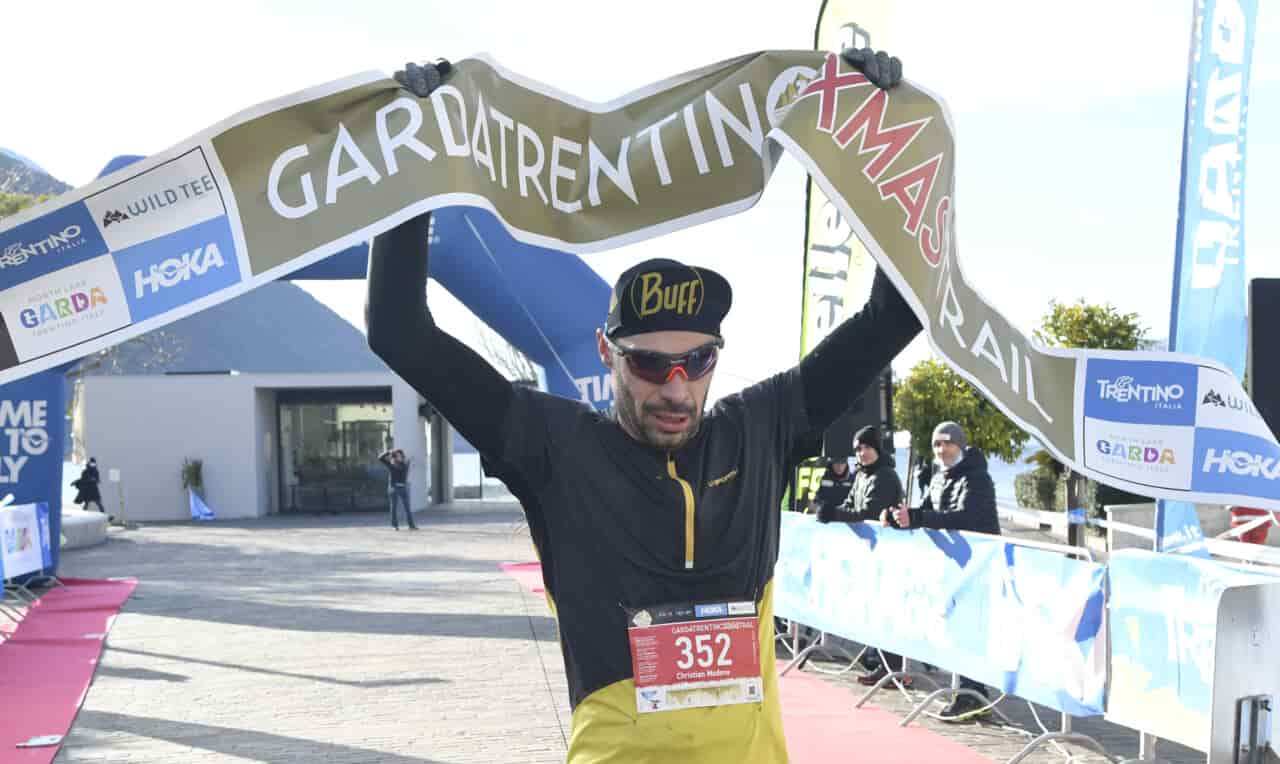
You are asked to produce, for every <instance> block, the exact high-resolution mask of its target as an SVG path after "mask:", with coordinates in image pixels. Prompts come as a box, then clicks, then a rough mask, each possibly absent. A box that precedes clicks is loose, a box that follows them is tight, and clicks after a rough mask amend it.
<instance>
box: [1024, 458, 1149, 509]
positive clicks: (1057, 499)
mask: <svg viewBox="0 0 1280 764" xmlns="http://www.w3.org/2000/svg"><path fill="white" fill-rule="evenodd" d="M1013 492H1014V496H1015V498H1016V499H1017V501H1018V506H1020V507H1026V508H1028V509H1041V510H1044V511H1046V512H1065V511H1066V510H1067V481H1066V478H1055V477H1054V476H1053V474H1052V473H1049V472H1046V471H1044V470H1030V471H1027V472H1023V473H1021V474H1019V475H1017V476H1016V477H1014V479H1013ZM1081 499H1082V503H1083V504H1084V508H1085V509H1086V510H1088V511H1089V513H1090V514H1091V515H1093V516H1095V517H1102V508H1103V507H1104V506H1107V505H1109V504H1146V503H1149V502H1151V501H1154V500H1153V499H1149V498H1147V497H1145V496H1138V495H1137V494H1132V493H1128V492H1126V491H1121V490H1119V489H1117V488H1112V487H1111V486H1109V485H1103V484H1101V483H1097V482H1095V481H1093V480H1086V481H1085V490H1084V496H1082V497H1081Z"/></svg>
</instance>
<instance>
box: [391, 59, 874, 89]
mask: <svg viewBox="0 0 1280 764" xmlns="http://www.w3.org/2000/svg"><path fill="white" fill-rule="evenodd" d="M451 71H453V65H452V64H450V63H449V62H448V61H446V60H444V59H443V58H437V59H436V60H435V62H434V63H428V64H426V65H425V66H418V65H417V64H415V63H413V62H412V61H410V62H409V63H407V64H405V65H404V69H402V70H400V71H398V72H396V74H395V77H396V82H399V83H400V86H401V87H403V88H404V89H406V90H408V91H409V92H410V93H413V94H414V95H416V96H417V97H419V98H426V97H427V96H429V95H431V91H433V90H435V89H436V88H438V87H440V83H441V82H444V78H445V77H447V76H448V75H449V72H451ZM864 74H865V72H864Z"/></svg>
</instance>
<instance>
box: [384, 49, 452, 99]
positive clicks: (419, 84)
mask: <svg viewBox="0 0 1280 764" xmlns="http://www.w3.org/2000/svg"><path fill="white" fill-rule="evenodd" d="M451 71H453V65H452V64H450V63H449V62H448V61H446V60H445V59H443V58H437V59H436V60H435V61H434V62H428V63H427V64H425V65H423V66H419V65H418V64H415V63H413V62H412V61H410V62H409V63H407V64H405V65H404V68H403V69H401V70H400V71H398V72H396V74H395V78H396V82H399V83H400V86H401V87H403V88H405V89H406V90H408V91H409V92H410V93H413V94H414V95H416V96H417V97H419V98H426V97H427V96H429V95H431V91H433V90H435V89H436V88H438V87H440V83H441V82H444V78H445V77H447V76H449V72H451Z"/></svg>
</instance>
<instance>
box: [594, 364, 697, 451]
mask: <svg viewBox="0 0 1280 764" xmlns="http://www.w3.org/2000/svg"><path fill="white" fill-rule="evenodd" d="M613 389H614V394H615V395H616V396H617V399H616V400H615V401H614V411H615V412H617V417H618V419H619V420H620V423H621V424H622V429H623V430H625V431H626V432H627V434H629V435H631V436H632V437H633V438H636V439H637V440H639V441H640V442H641V443H644V444H645V445H648V446H652V447H654V448H659V449H662V450H664V451H674V450H676V449H678V448H680V447H681V446H683V445H684V444H685V443H688V442H689V441H690V440H691V439H692V438H693V436H694V435H697V434H698V427H699V426H701V424H702V409H700V408H698V406H697V404H695V403H693V402H690V403H688V404H681V403H673V402H671V401H665V400H661V399H659V400H658V401H655V402H650V403H646V404H643V405H641V404H639V403H638V402H637V401H636V399H635V396H633V395H632V394H631V390H630V389H628V388H627V386H626V384H625V383H624V382H623V380H621V379H619V378H618V376H617V375H616V374H615V376H614V380H613ZM658 414H676V415H681V416H687V417H689V421H688V424H687V425H686V426H685V428H684V429H683V430H681V431H680V432H664V431H662V430H660V429H659V428H658V427H657V426H656V425H655V424H653V420H652V419H651V418H650V417H652V416H654V415H658Z"/></svg>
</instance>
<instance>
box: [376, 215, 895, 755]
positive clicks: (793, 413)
mask: <svg viewBox="0 0 1280 764" xmlns="http://www.w3.org/2000/svg"><path fill="white" fill-rule="evenodd" d="M427 224H428V220H427V218H426V216H425V215H424V216H421V217H419V218H416V219H414V220H411V221H408V222H406V223H404V224H402V225H400V226H399V227H397V228H395V229H393V230H392V231H390V232H388V233H386V234H383V235H382V236H379V237H378V238H377V239H376V240H375V242H374V244H373V250H372V254H371V257H370V264H369V305H368V306H367V316H368V325H369V345H370V347H371V348H372V349H373V350H374V352H376V353H377V354H378V355H379V356H381V357H382V358H383V360H384V361H386V363H387V364H388V365H389V366H390V367H391V368H392V369H393V370H394V371H395V372H396V373H397V374H399V375H400V376H401V377H402V378H403V379H404V380H405V381H406V382H408V383H409V384H410V385H412V386H413V387H414V388H415V389H416V390H418V392H419V393H421V394H422V396H423V397H424V398H426V399H427V400H428V401H430V402H431V404H432V406H434V407H435V408H436V409H437V410H438V411H440V413H441V414H442V415H443V416H444V417H445V418H446V419H447V420H449V422H450V423H451V424H452V425H453V426H454V427H455V428H456V429H457V430H458V432H459V433H461V434H462V435H463V437H465V438H466V439H467V440H468V441H470V442H471V443H472V444H473V445H475V447H476V448H477V450H479V451H480V453H481V455H482V456H483V457H484V458H485V461H486V463H487V464H489V465H490V468H491V471H492V474H494V475H495V476H497V477H499V478H501V479H502V480H503V481H504V482H506V483H507V485H508V487H509V488H510V489H511V491H512V493H513V494H514V495H515V496H516V497H517V498H518V499H520V501H521V504H522V505H523V506H524V509H525V513H526V516H527V518H528V521H529V528H530V533H531V535H532V536H533V541H534V544H535V546H536V547H537V550H538V555H539V558H540V560H541V562H542V569H543V578H544V581H545V584H546V588H547V592H548V594H549V595H550V597H551V598H552V601H553V604H554V607H555V610H556V615H557V618H558V620H559V624H560V637H561V649H562V652H563V654H564V660H565V669H566V674H567V678H568V682H569V691H570V700H571V702H572V704H573V706H574V712H573V721H574V733H573V739H572V740H571V742H570V750H569V756H568V760H569V761H570V762H576V761H591V762H597V761H601V762H602V761H615V760H616V761H647V760H650V759H653V760H659V759H660V760H670V761H675V760H698V761H712V760H714V761H722V760H723V761H726V762H730V761H733V762H737V761H781V760H785V758H786V753H785V742H784V741H783V737H782V727H781V712H780V707H779V706H778V697H777V684H776V673H775V671H774V669H773V666H774V652H773V618H772V588H771V584H772V577H773V568H774V563H775V562H776V559H777V552H778V528H779V515H780V511H779V507H780V504H781V499H782V494H783V491H784V487H785V486H786V484H787V482H788V480H787V478H788V474H787V473H788V464H789V460H790V459H791V458H792V456H793V454H795V453H796V450H797V447H798V444H799V443H800V442H801V441H802V440H803V439H805V438H807V437H808V436H810V435H811V434H812V433H814V432H819V431H821V430H823V429H825V428H826V427H827V426H828V425H829V424H830V423H831V422H832V421H834V420H835V418H836V417H838V416H839V415H840V414H841V413H842V412H844V411H845V410H847V409H848V408H849V406H850V405H851V404H852V402H853V401H854V400H855V399H856V398H857V397H858V396H859V395H861V394H862V393H863V392H864V390H865V389H866V387H867V386H868V385H869V384H870V383H871V382H872V380H874V379H875V377H876V376H877V375H878V374H879V372H880V371H881V370H882V369H883V368H884V367H885V366H886V365H887V364H888V363H889V362H890V361H891V360H892V359H893V357H894V356H895V355H897V353H898V352H899V351H901V349H902V348H903V347H905V346H906V344H907V343H908V342H909V341H910V340H911V338H912V337H914V336H915V335H916V334H917V333H918V332H919V331H920V324H919V322H918V321H917V320H916V317H915V315H914V314H913V313H912V312H911V310H910V308H909V307H908V306H907V304H906V302H905V301H904V300H903V299H902V297H901V296H900V295H899V294H898V293H897V291H896V290H895V289H894V288H893V286H892V285H891V284H890V283H889V282H888V280H887V279H886V278H885V277H884V276H883V275H882V274H880V273H877V275H876V279H875V282H874V285H873V287H872V293H871V299H870V300H869V302H868V303H867V305H866V307H864V308H863V309H862V310H861V311H860V312H859V313H858V314H856V315H855V316H853V317H851V318H850V319H848V320H847V321H845V322H844V323H843V324H842V325H841V326H839V327H837V328H836V329H835V330H834V331H833V332H832V333H831V334H830V335H829V336H828V337H827V338H826V339H825V340H824V341H823V342H822V343H820V344H819V346H818V347H817V348H816V349H814V351H813V352H811V353H810V354H809V355H808V356H807V357H806V358H805V359H804V360H803V361H802V362H801V363H800V365H799V366H798V367H796V368H793V369H791V370H789V371H786V372H783V373H781V374H778V375H776V376H774V377H771V378H769V379H766V380H764V381H763V382H760V383H758V384H756V385H752V386H751V387H748V388H747V389H745V390H743V391H742V392H740V393H738V394H736V395H732V396H728V397H726V398H723V399H721V400H719V401H717V402H716V404H715V405H714V406H713V407H712V409H711V411H710V412H708V413H707V415H706V417H705V418H704V420H703V422H702V425H701V427H700V428H699V430H698V432H697V433H696V434H695V435H694V436H693V437H692V438H690V440H689V441H688V442H686V443H685V444H684V445H683V446H681V447H680V448H679V449H678V450H676V451H673V452H663V451H659V450H656V449H654V448H652V447H650V446H647V445H645V444H642V443H640V442H638V441H636V440H634V439H633V438H631V437H630V436H629V435H627V434H626V433H625V432H624V431H623V430H622V428H621V427H620V426H619V425H618V424H617V422H616V421H614V419H613V418H612V417H610V416H608V415H604V414H600V413H598V412H596V411H594V410H593V409H592V408H591V407H590V406H587V405H586V404H584V403H581V402H579V401H571V400H568V399H565V398H559V397H556V396H551V395H548V394H545V393H541V392H538V391H536V390H529V389H527V388H520V387H516V386H513V385H512V384H511V383H510V382H508V381H507V380H506V379H504V378H503V377H502V376H501V375H500V374H499V373H498V372H497V371H496V370H494V369H493V368H492V367H490V366H489V364H488V363H487V362H485V361H484V360H483V359H482V358H481V357H480V356H479V355H477V354H476V353H475V352H473V351H472V350H470V349H469V348H467V347H466V346H464V345H462V344H461V343H459V342H458V341H457V340H456V339H454V338H452V337H450V336H449V335H447V334H445V333H444V332H442V331H440V329H439V328H438V327H437V326H436V325H435V322H434V321H433V320H432V318H431V314H430V311H429V310H427V309H426V308H425V306H424V295H425V282H426V274H427V252H426V248H427ZM603 320H604V316H601V321H603ZM746 600H749V601H751V602H754V603H756V608H757V614H758V617H759V622H758V631H759V633H758V635H757V636H758V640H759V656H760V665H761V667H762V668H763V671H762V680H763V690H764V700H763V708H761V707H760V706H759V704H756V703H743V704H735V705H723V706H717V707H714V708H703V709H697V710H696V711H692V710H691V711H670V712H665V713H658V714H638V713H637V711H636V703H637V700H636V688H635V684H634V681H633V679H632V660H631V655H630V651H629V643H628V637H627V627H628V620H627V616H626V613H625V611H624V607H625V608H633V609H638V608H646V607H650V606H653V605H655V604H662V603H687V602H742V601H746ZM761 711H763V713H761ZM691 714H692V715H691Z"/></svg>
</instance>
